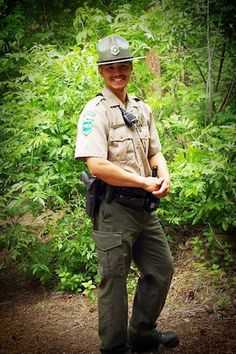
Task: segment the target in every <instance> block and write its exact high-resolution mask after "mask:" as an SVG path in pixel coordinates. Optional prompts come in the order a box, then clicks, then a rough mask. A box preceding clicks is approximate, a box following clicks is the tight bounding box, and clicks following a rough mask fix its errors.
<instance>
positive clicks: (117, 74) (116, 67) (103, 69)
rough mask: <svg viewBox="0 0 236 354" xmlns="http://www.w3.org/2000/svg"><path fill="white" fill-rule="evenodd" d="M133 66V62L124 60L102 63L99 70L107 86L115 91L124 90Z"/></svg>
mask: <svg viewBox="0 0 236 354" xmlns="http://www.w3.org/2000/svg"><path fill="white" fill-rule="evenodd" d="M132 68H133V66H132V63H131V62H124V63H113V64H104V65H100V66H99V67H98V70H99V73H100V74H101V75H102V77H103V79H104V82H105V85H106V87H107V88H109V89H110V90H111V91H112V92H114V93H115V92H117V91H121V90H124V88H125V87H126V85H127V84H128V82H129V80H130V76H131V72H132Z"/></svg>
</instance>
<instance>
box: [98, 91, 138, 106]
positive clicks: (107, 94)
mask: <svg viewBox="0 0 236 354" xmlns="http://www.w3.org/2000/svg"><path fill="white" fill-rule="evenodd" d="M102 95H103V97H104V98H105V100H107V101H108V104H109V106H110V107H114V106H120V107H122V108H125V105H124V104H123V102H122V101H121V100H119V98H118V97H117V96H116V95H115V94H114V93H113V92H111V91H110V90H109V89H108V88H107V87H104V88H103V90H102ZM137 106H138V104H137V102H136V101H135V100H134V98H133V97H131V96H129V95H128V94H127V109H129V107H137Z"/></svg>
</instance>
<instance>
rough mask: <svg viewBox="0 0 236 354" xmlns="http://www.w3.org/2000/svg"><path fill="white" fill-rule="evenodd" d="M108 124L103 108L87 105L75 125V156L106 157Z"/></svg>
mask: <svg viewBox="0 0 236 354" xmlns="http://www.w3.org/2000/svg"><path fill="white" fill-rule="evenodd" d="M107 136H108V126H107V117H106V111H105V109H102V108H101V107H99V106H98V107H93V106H89V105H87V106H86V107H85V108H84V110H83V112H82V113H81V116H80V119H79V121H78V126H77V138H76V146H75V158H76V159H81V160H84V159H85V158H86V157H100V158H104V159H107V155H108V144H107Z"/></svg>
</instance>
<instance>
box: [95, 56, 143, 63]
mask: <svg viewBox="0 0 236 354" xmlns="http://www.w3.org/2000/svg"><path fill="white" fill-rule="evenodd" d="M145 58H146V57H135V58H134V57H129V58H121V59H113V60H104V61H97V65H106V64H113V63H124V62H127V61H131V62H132V61H133V60H139V59H145Z"/></svg>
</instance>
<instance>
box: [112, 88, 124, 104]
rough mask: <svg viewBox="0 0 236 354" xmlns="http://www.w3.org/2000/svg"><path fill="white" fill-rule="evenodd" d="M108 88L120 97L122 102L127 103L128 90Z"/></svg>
mask: <svg viewBox="0 0 236 354" xmlns="http://www.w3.org/2000/svg"><path fill="white" fill-rule="evenodd" d="M108 89H109V90H110V91H111V92H112V93H114V95H115V96H116V97H117V98H119V100H120V101H121V102H122V103H124V104H125V103H126V100H127V92H126V90H124V89H122V90H111V89H110V88H109V87H108Z"/></svg>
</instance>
